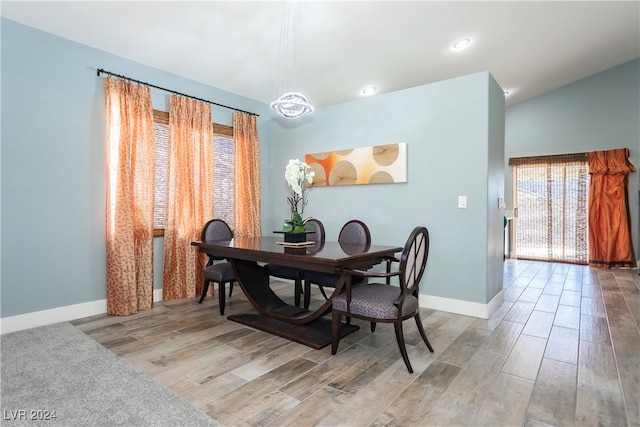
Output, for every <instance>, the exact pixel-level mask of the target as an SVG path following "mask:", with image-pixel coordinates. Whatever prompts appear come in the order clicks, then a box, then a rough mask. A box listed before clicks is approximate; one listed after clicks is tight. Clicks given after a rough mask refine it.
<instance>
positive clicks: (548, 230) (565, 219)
mask: <svg viewBox="0 0 640 427" xmlns="http://www.w3.org/2000/svg"><path fill="white" fill-rule="evenodd" d="M510 164H511V165H513V166H514V167H515V170H514V179H515V183H514V184H515V185H514V189H515V195H514V200H515V201H516V204H515V206H516V208H515V212H514V214H515V221H514V227H515V254H516V258H521V259H532V260H541V261H556V262H569V263H574V264H587V262H588V253H589V251H588V241H589V239H588V227H587V224H588V223H587V219H588V215H587V192H588V189H589V173H588V165H587V161H586V157H585V156H584V154H572V155H559V156H541V157H521V158H516V159H510Z"/></svg>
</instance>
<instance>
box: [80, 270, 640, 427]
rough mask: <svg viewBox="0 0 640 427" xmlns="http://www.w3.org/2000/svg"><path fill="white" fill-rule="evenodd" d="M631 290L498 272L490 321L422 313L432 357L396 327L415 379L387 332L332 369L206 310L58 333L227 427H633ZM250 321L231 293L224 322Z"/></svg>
mask: <svg viewBox="0 0 640 427" xmlns="http://www.w3.org/2000/svg"><path fill="white" fill-rule="evenodd" d="M639 279H640V276H638V272H637V271H636V270H601V269H593V268H589V267H585V266H575V265H568V264H554V263H541V262H530V261H522V260H507V261H506V262H505V267H504V299H505V301H504V303H503V304H502V306H500V307H499V308H498V309H497V310H496V311H495V313H494V314H493V316H492V317H491V318H490V319H477V318H473V317H467V316H461V315H456V314H451V313H446V312H440V311H434V310H428V309H421V316H422V321H423V324H424V327H425V330H426V331H427V335H428V336H429V339H430V341H431V343H432V345H433V347H434V349H435V353H430V352H429V351H428V350H427V348H426V346H425V345H424V343H423V342H422V341H421V339H420V335H419V333H418V331H417V328H416V327H415V323H414V322H412V321H408V322H405V338H406V341H407V349H408V352H409V357H410V359H411V363H412V365H413V368H414V371H415V373H414V374H409V373H408V372H407V370H406V368H405V366H404V363H403V362H402V358H401V356H400V353H399V351H398V348H397V344H396V340H395V336H394V332H393V327H392V326H391V325H388V324H386V325H385V324H379V325H378V327H377V329H376V332H375V333H373V334H372V333H370V331H369V326H368V324H367V323H364V322H359V321H358V320H354V323H357V324H359V325H360V326H361V328H360V330H359V331H358V332H356V333H354V334H352V335H350V336H348V337H345V338H343V339H342V340H341V342H340V347H339V349H338V354H337V355H335V356H331V351H330V348H329V347H327V348H325V349H322V350H313V349H311V348H309V347H305V346H303V345H301V344H297V343H293V342H290V341H287V340H285V339H282V338H279V337H275V336H273V335H270V334H268V333H265V332H261V331H256V330H253V329H250V328H248V327H245V326H243V325H240V324H237V323H234V322H231V321H229V320H227V319H226V317H222V316H220V314H219V312H218V306H217V297H215V298H214V297H209V298H207V299H206V300H205V302H204V303H202V304H198V303H197V299H193V300H177V301H169V302H166V303H161V304H157V305H156V307H154V308H153V309H151V310H146V311H143V312H140V313H138V314H136V315H133V316H127V317H115V316H108V315H100V316H93V317H89V318H84V319H78V320H76V321H73V322H71V323H73V324H74V325H75V326H76V327H77V328H79V329H80V330H82V331H84V332H85V333H86V334H87V335H89V336H91V337H92V338H94V339H95V340H96V341H98V342H99V343H101V344H102V345H104V346H105V347H106V348H108V349H110V350H111V351H113V352H114V353H116V354H118V355H119V356H121V357H123V358H125V359H126V360H128V361H130V362H131V363H132V364H134V365H135V366H137V367H138V368H140V369H141V370H143V371H145V372H146V373H147V374H148V375H150V376H151V377H153V378H154V379H155V380H157V381H158V382H160V383H162V384H164V385H166V386H167V387H169V388H171V389H172V390H174V391H175V392H176V393H178V394H179V395H181V396H182V397H183V398H184V399H186V400H187V401H189V402H191V403H192V404H193V405H194V406H196V407H198V408H201V409H202V410H203V411H204V412H206V413H208V414H209V415H210V416H211V417H212V418H214V419H215V420H217V421H219V422H220V423H222V424H224V425H227V426H238V425H242V426H315V425H323V426H431V425H433V426H452V425H455V426H531V427H533V426H547V425H550V426H574V425H576V426H595V425H611V426H639V425H640V333H639V329H638V328H639V325H640V280H639ZM273 286H274V288H275V289H277V290H278V292H279V293H281V294H282V295H283V299H285V300H287V298H288V299H291V300H292V298H293V285H292V284H290V283H286V282H273ZM422 286H423V287H424V288H428V286H429V283H422ZM321 298H322V297H321V296H320V294H319V292H318V293H316V292H315V290H314V294H313V300H314V303H316V304H317V303H319V302H320V299H321ZM250 310H251V307H250V305H249V303H248V302H247V300H246V298H245V297H244V295H243V294H242V291H241V290H240V288H239V287H236V289H235V290H234V293H233V296H231V297H230V298H227V307H226V313H225V314H226V315H229V314H234V313H241V312H246V311H250Z"/></svg>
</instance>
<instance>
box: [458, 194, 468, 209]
mask: <svg viewBox="0 0 640 427" xmlns="http://www.w3.org/2000/svg"><path fill="white" fill-rule="evenodd" d="M458 207H459V208H460V209H466V208H467V196H458Z"/></svg>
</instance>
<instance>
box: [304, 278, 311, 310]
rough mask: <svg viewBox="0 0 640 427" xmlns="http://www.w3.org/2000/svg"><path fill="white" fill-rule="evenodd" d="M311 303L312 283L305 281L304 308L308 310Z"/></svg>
mask: <svg viewBox="0 0 640 427" xmlns="http://www.w3.org/2000/svg"><path fill="white" fill-rule="evenodd" d="M310 303H311V282H307V281H306V280H305V281H304V308H305V309H308V308H309V304H310Z"/></svg>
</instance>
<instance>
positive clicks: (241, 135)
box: [233, 112, 262, 237]
mask: <svg viewBox="0 0 640 427" xmlns="http://www.w3.org/2000/svg"><path fill="white" fill-rule="evenodd" d="M233 139H234V147H235V154H234V155H235V159H234V163H235V167H234V173H235V177H234V183H235V184H234V185H235V196H234V197H235V200H234V205H235V230H234V235H235V236H238V237H258V236H261V235H262V228H261V222H260V216H261V215H260V141H259V139H258V128H257V120H256V116H254V115H252V114H245V113H238V112H237V113H234V115H233Z"/></svg>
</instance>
